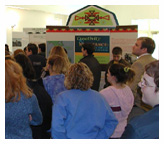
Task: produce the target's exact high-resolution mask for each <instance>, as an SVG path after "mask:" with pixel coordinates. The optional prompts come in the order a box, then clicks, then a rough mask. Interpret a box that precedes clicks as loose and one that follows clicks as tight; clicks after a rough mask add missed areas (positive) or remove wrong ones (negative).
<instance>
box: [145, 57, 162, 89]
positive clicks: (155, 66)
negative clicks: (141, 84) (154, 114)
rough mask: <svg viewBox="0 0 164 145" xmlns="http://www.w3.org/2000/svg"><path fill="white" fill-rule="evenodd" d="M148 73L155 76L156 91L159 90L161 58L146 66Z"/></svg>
mask: <svg viewBox="0 0 164 145" xmlns="http://www.w3.org/2000/svg"><path fill="white" fill-rule="evenodd" d="M145 71H146V73H147V74H148V75H149V76H151V77H153V78H154V83H155V84H156V89H155V92H158V91H159V60H156V61H153V62H151V63H149V64H147V65H146V66H145Z"/></svg>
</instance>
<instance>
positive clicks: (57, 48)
mask: <svg viewBox="0 0 164 145" xmlns="http://www.w3.org/2000/svg"><path fill="white" fill-rule="evenodd" d="M55 55H59V56H61V57H63V58H64V59H65V61H66V63H67V64H68V65H69V66H70V65H71V63H70V61H69V59H68V55H67V53H66V50H65V49H64V48H63V47H62V46H54V47H53V48H52V49H51V51H50V54H49V57H50V56H55ZM46 76H49V71H48V66H47V65H46V67H44V70H43V72H42V75H41V78H44V77H46Z"/></svg>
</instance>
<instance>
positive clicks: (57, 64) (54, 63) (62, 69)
mask: <svg viewBox="0 0 164 145" xmlns="http://www.w3.org/2000/svg"><path fill="white" fill-rule="evenodd" d="M47 62H48V64H49V65H50V69H51V71H52V72H55V73H59V74H62V73H63V74H66V72H67V70H68V68H69V64H68V62H66V60H65V59H64V57H62V56H59V55H51V56H50V57H49V58H48V61H47Z"/></svg>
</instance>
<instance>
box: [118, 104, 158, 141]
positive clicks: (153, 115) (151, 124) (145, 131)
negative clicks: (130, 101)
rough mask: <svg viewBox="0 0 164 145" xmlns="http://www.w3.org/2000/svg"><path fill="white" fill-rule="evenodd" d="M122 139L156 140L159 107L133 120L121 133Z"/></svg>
mask: <svg viewBox="0 0 164 145" xmlns="http://www.w3.org/2000/svg"><path fill="white" fill-rule="evenodd" d="M121 138H123V139H158V138H159V105H156V106H155V107H154V108H153V109H152V110H150V111H148V112H146V113H145V114H143V115H140V116H137V117H135V118H133V119H132V120H131V121H130V122H129V124H128V125H127V127H126V129H125V132H124V133H123V135H122V137H121Z"/></svg>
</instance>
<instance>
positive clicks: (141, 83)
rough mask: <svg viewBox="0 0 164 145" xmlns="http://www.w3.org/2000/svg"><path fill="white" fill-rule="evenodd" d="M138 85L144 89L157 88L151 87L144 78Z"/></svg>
mask: <svg viewBox="0 0 164 145" xmlns="http://www.w3.org/2000/svg"><path fill="white" fill-rule="evenodd" d="M138 85H139V86H140V87H141V88H142V87H155V85H153V84H152V85H150V84H149V83H148V82H147V81H146V80H145V79H144V78H142V79H141V81H140V82H139V83H138Z"/></svg>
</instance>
